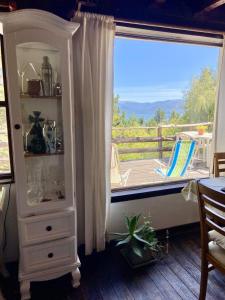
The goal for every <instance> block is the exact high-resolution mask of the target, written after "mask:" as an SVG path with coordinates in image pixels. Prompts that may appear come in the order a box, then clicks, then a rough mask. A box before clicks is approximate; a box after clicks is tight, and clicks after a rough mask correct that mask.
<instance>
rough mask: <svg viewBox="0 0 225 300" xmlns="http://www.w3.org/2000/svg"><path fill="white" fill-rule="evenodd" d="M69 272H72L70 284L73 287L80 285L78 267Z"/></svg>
mask: <svg viewBox="0 0 225 300" xmlns="http://www.w3.org/2000/svg"><path fill="white" fill-rule="evenodd" d="M71 274H72V286H73V287H74V288H77V287H78V286H79V285H80V277H81V275H80V271H79V269H78V268H76V269H75V270H73V271H72V272H71Z"/></svg>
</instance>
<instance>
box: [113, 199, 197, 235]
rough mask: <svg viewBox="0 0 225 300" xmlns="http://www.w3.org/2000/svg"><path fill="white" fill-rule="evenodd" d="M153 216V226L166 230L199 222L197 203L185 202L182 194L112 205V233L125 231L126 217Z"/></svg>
mask: <svg viewBox="0 0 225 300" xmlns="http://www.w3.org/2000/svg"><path fill="white" fill-rule="evenodd" d="M139 213H142V215H146V216H148V215H149V214H150V215H151V219H152V226H153V227H154V228H155V229H164V228H170V227H174V226H179V225H183V224H190V223H194V222H197V221H199V216H198V206H197V203H194V202H192V201H185V200H184V198H183V197H182V195H181V194H173V195H167V196H160V197H152V198H146V199H139V200H132V201H127V202H119V203H112V204H111V220H110V228H109V231H110V232H121V231H124V230H125V226H124V216H126V215H127V216H129V215H132V214H139Z"/></svg>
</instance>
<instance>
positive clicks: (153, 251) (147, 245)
mask: <svg viewBox="0 0 225 300" xmlns="http://www.w3.org/2000/svg"><path fill="white" fill-rule="evenodd" d="M140 217H141V215H137V216H132V217H125V223H126V227H127V230H128V232H126V233H113V234H114V235H116V236H119V238H118V239H117V244H116V245H117V246H120V247H121V250H120V251H121V254H122V255H123V257H124V258H125V259H126V261H127V262H128V264H129V265H130V266H131V267H132V268H138V267H141V266H144V265H147V264H150V263H152V262H155V261H157V260H158V259H159V258H161V257H162V246H161V245H160V243H159V241H158V239H157V238H156V234H155V230H154V229H153V227H152V226H151V222H150V219H149V218H144V223H143V225H140V224H139V223H140Z"/></svg>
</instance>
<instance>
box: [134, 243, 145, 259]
mask: <svg viewBox="0 0 225 300" xmlns="http://www.w3.org/2000/svg"><path fill="white" fill-rule="evenodd" d="M132 251H133V252H134V253H135V254H136V255H137V256H139V257H143V255H142V252H141V249H140V248H139V247H137V246H136V245H134V244H133V245H132Z"/></svg>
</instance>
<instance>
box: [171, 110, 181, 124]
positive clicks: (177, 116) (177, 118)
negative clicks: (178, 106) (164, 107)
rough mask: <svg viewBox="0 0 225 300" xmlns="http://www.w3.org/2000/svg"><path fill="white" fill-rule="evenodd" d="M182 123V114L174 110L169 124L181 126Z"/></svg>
mask: <svg viewBox="0 0 225 300" xmlns="http://www.w3.org/2000/svg"><path fill="white" fill-rule="evenodd" d="M180 121H181V116H180V114H179V113H178V112H177V111H175V110H173V111H172V112H171V114H170V117H169V123H170V124H179V123H180Z"/></svg>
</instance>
